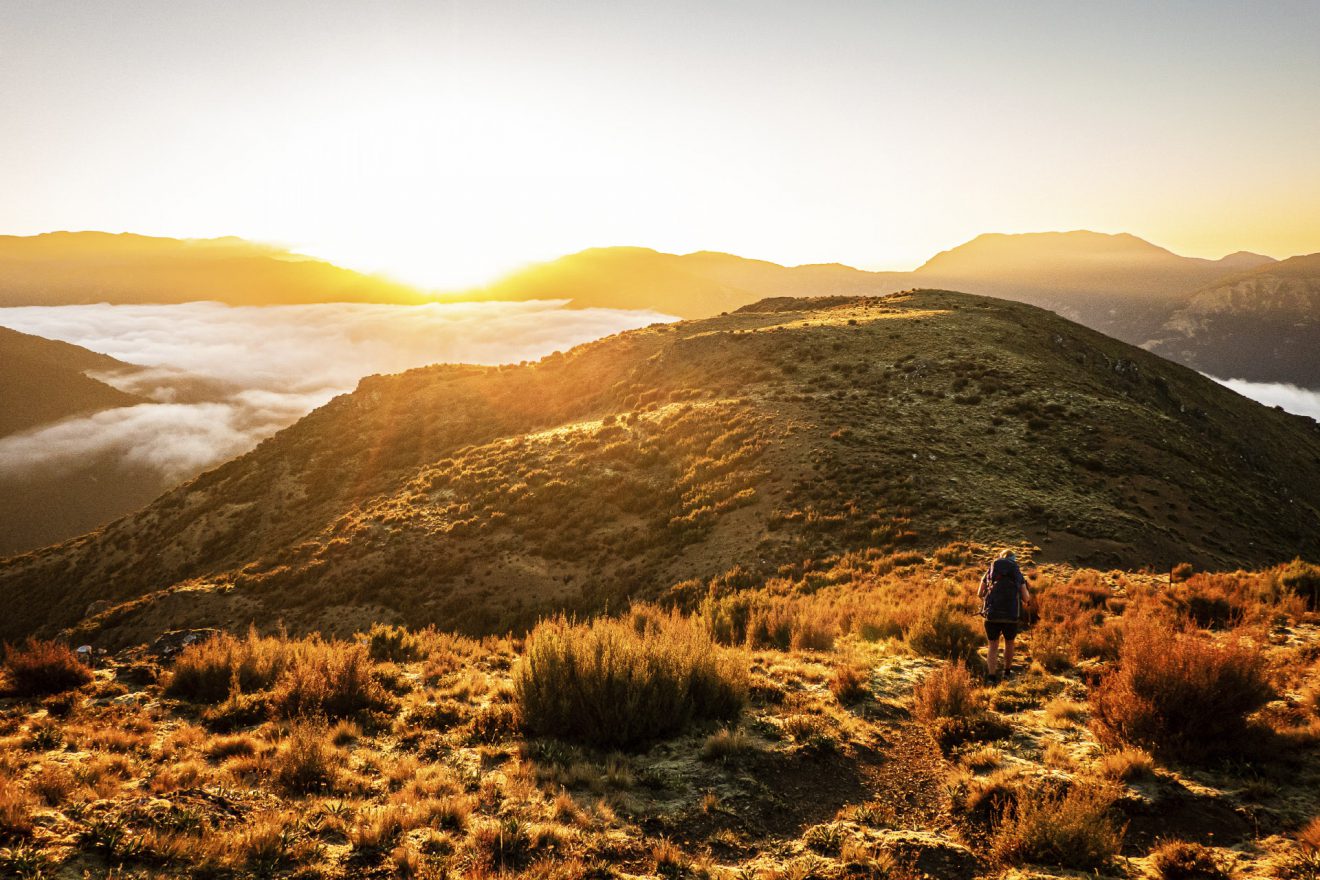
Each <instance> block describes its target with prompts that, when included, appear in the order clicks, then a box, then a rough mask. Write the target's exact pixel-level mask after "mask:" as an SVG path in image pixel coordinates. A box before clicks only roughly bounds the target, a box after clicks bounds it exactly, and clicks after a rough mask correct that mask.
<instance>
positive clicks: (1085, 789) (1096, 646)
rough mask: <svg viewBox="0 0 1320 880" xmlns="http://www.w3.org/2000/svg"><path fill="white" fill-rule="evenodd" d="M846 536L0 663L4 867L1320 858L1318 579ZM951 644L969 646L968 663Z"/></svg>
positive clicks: (906, 865) (671, 872)
mask: <svg viewBox="0 0 1320 880" xmlns="http://www.w3.org/2000/svg"><path fill="white" fill-rule="evenodd" d="M992 551H993V548H988V547H983V546H976V545H969V544H965V543H960V544H956V545H950V546H947V547H943V548H939V549H938V550H937V551H936V552H935V553H934V554H932V555H931V556H930V557H929V558H922V557H920V556H919V555H915V554H914V555H910V556H909V558H907V559H905V560H904V561H903V562H902V564H900V565H898V566H897V567H895V566H894V562H893V560H892V559H891V558H890V557H889V556H888V554H885V553H883V552H874V553H862V554H853V555H850V556H849V557H847V558H845V559H841V560H839V561H838V563H837V564H834V565H824V566H821V567H819V568H818V569H816V570H814V571H812V572H809V573H805V574H803V575H790V576H787V577H776V578H772V579H769V580H767V581H763V582H762V581H756V580H754V579H748V580H746V581H744V582H742V583H732V582H728V581H726V582H723V583H720V584H712V585H710V589H709V590H708V591H707V592H706V593H705V595H703V596H692V597H689V598H688V600H686V601H684V600H682V599H681V598H679V597H671V598H673V599H676V600H677V601H676V602H674V603H671V604H677V605H679V607H680V609H684V608H685V609H686V610H685V611H684V610H666V609H661V608H656V607H633V608H631V609H630V610H628V611H626V612H624V613H622V614H620V615H617V616H616V617H615V618H613V619H601V620H593V621H590V622H588V623H583V624H570V623H566V622H564V621H562V620H554V619H552V620H547V621H545V622H543V623H542V624H541V625H539V626H538V627H537V628H536V629H534V630H533V631H532V632H531V634H530V635H529V636H527V637H526V638H509V637H493V638H486V639H483V640H481V641H476V640H471V639H467V638H463V637H460V636H455V635H452V634H449V633H443V632H436V631H433V630H427V631H407V630H403V629H398V628H392V627H375V628H373V629H372V630H370V631H369V632H366V633H362V634H360V635H359V636H358V637H357V638H355V639H352V640H343V641H337V640H331V641H327V640H323V639H319V638H311V639H294V638H290V637H288V636H283V635H278V634H274V635H265V636H263V635H259V634H257V633H252V634H250V635H247V636H246V637H243V636H240V637H238V638H234V637H232V636H228V635H218V636H217V635H216V634H214V633H210V632H200V633H190V634H187V635H188V637H189V638H192V639H195V641H194V643H193V644H191V645H186V644H185V641H184V636H185V634H183V633H172V634H168V635H166V636H165V637H163V638H161V639H160V640H159V641H157V642H156V643H155V644H153V645H152V646H151V647H150V648H147V647H139V648H135V649H132V650H129V651H126V652H123V653H120V654H117V655H113V656H98V657H95V658H92V660H91V661H90V662H86V663H85V662H83V661H80V660H78V659H76V658H75V657H74V656H73V654H72V653H71V652H69V650H68V649H67V648H64V647H61V646H59V645H50V644H35V645H29V646H27V647H26V648H24V649H20V650H16V651H12V652H9V653H8V654H7V655H6V657H5V660H4V662H3V664H0V874H2V875H4V876H12V877H23V878H41V877H52V878H53V877H81V876H87V877H103V876H104V877H125V878H127V877H140V878H147V877H184V876H188V877H222V878H256V877H282V878H326V880H332V878H333V880H338V878H344V880H349V878H361V877H373V878H403V880H442V878H448V877H470V878H494V877H503V878H526V880H535V878H540V880H546V878H556V880H598V878H611V877H617V878H633V877H647V878H693V880H788V878H821V880H844V878H888V880H920V878H932V877H938V878H941V880H973V878H1007V877H1012V878H1027V877H1032V878H1042V877H1056V878H1057V877H1083V876H1085V877H1106V878H1124V880H1187V878H1208V880H1232V878H1257V877H1259V878H1276V880H1307V878H1312V877H1314V876H1316V872H1317V870H1320V818H1317V817H1318V816H1320V762H1318V761H1317V755H1318V754H1320V753H1318V752H1317V749H1316V746H1317V744H1318V743H1320V703H1318V702H1317V694H1318V693H1320V665H1318V664H1317V662H1316V650H1317V646H1318V645H1320V631H1318V630H1317V625H1316V624H1317V617H1316V614H1315V611H1314V608H1315V605H1314V602H1313V601H1312V602H1311V603H1310V605H1309V606H1308V598H1310V599H1312V600H1313V599H1314V598H1315V597H1314V594H1313V592H1312V591H1314V590H1315V589H1316V588H1320V569H1317V568H1315V567H1314V566H1307V565H1304V564H1300V563H1294V564H1289V565H1287V566H1281V567H1276V568H1271V569H1268V570H1264V571H1255V572H1247V571H1239V572H1234V573H1227V574H1222V573H1221V574H1207V573H1193V572H1189V571H1186V570H1180V571H1179V572H1178V574H1177V577H1176V579H1174V580H1173V581H1172V582H1170V581H1169V579H1168V576H1167V575H1166V574H1164V573H1160V574H1158V575H1153V576H1152V575H1150V574H1143V573H1139V572H1130V571H1128V572H1124V571H1113V570H1110V571H1097V570H1094V569H1075V568H1073V567H1070V566H1061V565H1044V564H1042V565H1035V564H1031V561H1030V560H1026V561H1027V567H1026V571H1027V573H1028V576H1029V577H1030V578H1031V581H1032V588H1033V590H1034V591H1035V594H1036V597H1037V618H1038V619H1037V622H1036V624H1035V625H1034V626H1033V627H1032V628H1031V629H1029V630H1028V631H1027V632H1026V633H1025V634H1024V635H1023V636H1022V637H1021V638H1020V639H1019V642H1018V653H1017V656H1016V658H1015V663H1014V668H1015V671H1016V675H1015V676H1013V677H1011V678H1009V679H1008V680H1007V681H1004V682H1002V683H1001V682H995V681H984V680H983V679H982V677H981V675H980V674H979V670H980V669H981V660H980V658H979V657H978V656H977V651H976V648H977V645H978V643H979V639H978V638H977V635H976V632H977V628H976V623H977V622H976V621H975V619H974V618H972V617H971V616H970V615H969V613H968V612H969V610H970V608H971V606H972V602H973V600H972V589H973V587H974V584H975V582H976V580H977V577H978V575H979V573H980V571H981V570H982V566H983V565H984V562H985V560H986V559H987V558H988V554H989V553H991V552H992ZM965 664H970V666H968V665H965Z"/></svg>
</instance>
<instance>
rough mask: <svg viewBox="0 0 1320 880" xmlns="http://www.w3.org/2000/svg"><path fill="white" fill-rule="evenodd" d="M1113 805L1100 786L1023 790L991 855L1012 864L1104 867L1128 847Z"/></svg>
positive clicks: (1003, 823) (996, 835) (997, 834)
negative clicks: (1115, 817) (1123, 845)
mask: <svg viewBox="0 0 1320 880" xmlns="http://www.w3.org/2000/svg"><path fill="white" fill-rule="evenodd" d="M1113 802H1114V796H1113V794H1112V793H1111V792H1110V791H1108V790H1107V789H1105V788H1102V787H1098V786H1086V785H1074V786H1072V787H1071V788H1069V789H1067V790H1066V791H1061V790H1058V789H1052V788H1049V787H1044V788H1042V787H1023V788H1022V789H1020V790H1019V792H1018V794H1017V797H1016V798H1014V799H1013V801H1012V803H1011V804H1009V806H1008V808H1007V809H1006V810H1005V811H1004V818H1003V820H1002V821H1001V822H1000V823H999V824H998V826H997V827H996V828H995V831H994V834H993V839H992V843H991V852H992V854H993V855H994V857H995V858H996V859H997V860H998V861H1000V862H1004V863H1007V864H1021V863H1024V862H1031V863H1035V864H1042V865H1057V866H1059V867H1062V868H1072V869H1075V870H1080V871H1089V870H1093V869H1097V868H1102V867H1104V866H1105V865H1107V864H1108V863H1109V862H1110V861H1112V860H1113V858H1114V857H1115V856H1116V855H1118V852H1119V849H1120V847H1121V846H1122V844H1123V829H1122V828H1120V827H1119V825H1118V824H1117V823H1116V822H1115V820H1114V818H1113V816H1112V815H1111V808H1112V806H1113Z"/></svg>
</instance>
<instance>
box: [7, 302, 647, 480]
mask: <svg viewBox="0 0 1320 880" xmlns="http://www.w3.org/2000/svg"><path fill="white" fill-rule="evenodd" d="M664 320H670V319H669V318H667V317H665V316H663V315H660V314H657V313H653V312H641V311H620V310H611V309H565V308H562V307H561V306H560V304H558V303H553V302H543V301H542V302H521V303H458V304H433V305H424V306H389V305H357V304H326V305H311V306H270V307H231V306H224V305H220V304H217V303H187V304H184V305H167V306H112V305H104V304H101V305H89V306H60V307H33V308H7V309H0V326H7V327H12V328H13V329H15V330H20V331H22V332H24V333H33V334H36V335H38V336H44V337H47V338H50V339H59V340H63V341H66V342H72V343H74V344H76V345H81V346H83V347H85V348H89V349H92V350H93V351H98V352H103V353H105V354H108V355H111V356H113V357H115V358H118V359H119V360H122V361H125V362H128V363H132V364H136V365H139V366H141V367H144V368H145V369H141V370H135V371H131V372H126V373H121V374H106V375H98V376H96V378H99V379H101V380H102V381H105V382H108V383H109V384H112V385H114V386H116V387H118V388H120V389H122V390H124V391H128V392H131V393H134V394H138V395H141V396H143V397H145V398H147V399H148V400H150V401H152V402H150V403H143V404H140V405H137V406H129V407H122V408H119V409H112V410H106V411H103V412H99V413H95V414H92V415H89V416H86V417H80V418H74V419H68V420H65V421H63V422H59V423H56V424H53V425H48V426H44V427H42V428H39V429H37V430H35V431H31V432H28V433H25V434H19V435H14V436H10V437H6V438H3V439H0V477H5V476H8V477H21V476H32V475H33V474H34V473H36V472H46V473H48V474H54V473H58V472H60V471H75V470H77V469H78V468H80V467H82V466H83V465H84V464H85V463H86V462H87V461H89V460H91V459H101V460H104V459H105V458H106V457H107V456H111V457H114V458H116V459H118V460H119V461H120V462H121V463H122V464H123V465H125V466H128V467H131V468H132V469H133V470H134V471H137V472H143V471H145V472H148V473H154V474H156V475H159V476H160V477H162V478H164V479H165V480H166V481H167V482H173V481H178V480H183V479H186V478H188V477H190V476H192V475H194V474H196V473H198V472H200V471H202V470H205V469H206V468H208V467H211V466H212V465H215V464H218V463H220V462H222V461H224V460H226V459H229V458H232V457H234V456H236V455H240V454H242V453H244V452H246V451H247V450H249V449H251V448H252V447H253V446H255V445H256V444H257V443H258V442H259V441H260V440H261V439H262V438H264V437H267V436H269V435H271V434H273V433H275V432H276V431H278V430H280V429H281V428H283V427H285V426H287V425H289V424H292V423H293V422H294V421H296V420H297V419H298V418H300V417H301V416H303V415H304V414H306V413H307V412H309V411H310V410H312V409H314V408H315V407H317V406H320V405H321V404H323V403H325V402H326V401H328V400H329V399H330V398H332V397H334V396H335V395H336V394H340V393H343V392H345V391H350V390H352V389H353V387H354V386H355V385H356V384H357V382H358V380H359V379H361V378H362V377H363V376H367V375H371V374H373V373H396V372H400V371H402V370H407V369H411V368H413V367H419V366H424V365H426V364H433V363H442V362H451V363H453V362H467V363H480V364H499V363H511V362H518V361H522V360H535V359H537V358H540V357H542V356H543V355H546V354H548V353H550V352H552V351H555V350H557V349H558V350H564V349H568V348H570V347H572V346H574V345H577V344H579V343H581V342H585V341H588V340H591V339H596V338H599V337H601V336H606V335H609V334H611V333H617V332H619V331H621V330H626V329H630V328H634V327H641V326H645V325H647V324H651V323H653V322H656V321H664Z"/></svg>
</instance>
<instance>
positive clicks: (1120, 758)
mask: <svg viewBox="0 0 1320 880" xmlns="http://www.w3.org/2000/svg"><path fill="white" fill-rule="evenodd" d="M1096 769H1097V770H1098V771H1099V773H1100V775H1101V776H1103V777H1105V778H1106V779H1116V780H1118V781H1120V782H1131V781H1132V780H1134V779H1146V778H1149V777H1151V776H1154V775H1155V759H1154V758H1152V757H1151V756H1150V752H1147V751H1145V750H1144V749H1120V750H1119V751H1117V752H1109V753H1108V754H1106V755H1104V756H1103V757H1102V758H1100V760H1099V762H1098V765H1097V768H1096Z"/></svg>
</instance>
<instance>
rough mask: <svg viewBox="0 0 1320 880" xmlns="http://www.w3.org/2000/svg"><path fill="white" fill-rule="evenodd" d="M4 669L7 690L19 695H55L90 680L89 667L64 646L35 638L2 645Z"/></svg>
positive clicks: (80, 685)
mask: <svg viewBox="0 0 1320 880" xmlns="http://www.w3.org/2000/svg"><path fill="white" fill-rule="evenodd" d="M4 669H5V673H6V675H7V677H8V679H9V688H10V690H11V691H12V692H13V693H14V694H16V695H18V696H20V697H40V696H46V695H48V694H59V693H63V692H65V691H71V690H73V689H74V688H79V687H82V686H83V685H85V684H87V683H88V682H90V681H91V680H92V672H91V670H90V669H88V668H87V667H86V666H84V665H83V664H82V661H80V660H79V659H78V655H77V654H75V653H73V652H72V651H70V650H69V648H68V647H67V646H66V645H61V644H60V643H58V642H47V641H41V640H38V639H28V640H27V642H25V643H24V644H23V646H22V647H14V646H13V645H6V646H5V663H4Z"/></svg>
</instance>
